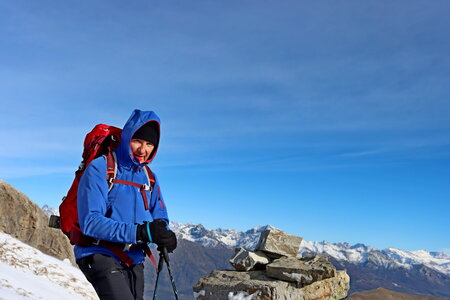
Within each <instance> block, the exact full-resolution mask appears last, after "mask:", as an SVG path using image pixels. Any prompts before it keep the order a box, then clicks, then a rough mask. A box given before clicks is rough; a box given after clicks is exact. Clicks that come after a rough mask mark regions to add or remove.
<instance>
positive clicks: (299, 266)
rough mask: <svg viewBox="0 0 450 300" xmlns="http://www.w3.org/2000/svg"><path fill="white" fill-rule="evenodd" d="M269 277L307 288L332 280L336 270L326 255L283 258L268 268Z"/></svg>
mask: <svg viewBox="0 0 450 300" xmlns="http://www.w3.org/2000/svg"><path fill="white" fill-rule="evenodd" d="M266 273H267V276H269V277H273V278H276V279H280V280H284V281H290V282H295V283H297V284H298V286H300V287H302V286H306V285H308V284H311V283H313V282H315V281H319V280H324V279H328V278H332V277H334V276H335V275H336V268H335V267H334V266H333V265H332V264H331V263H330V262H329V261H328V258H327V257H326V256H325V255H321V254H319V255H316V256H314V257H307V258H295V257H282V258H279V259H276V260H274V261H273V262H272V263H270V264H268V265H267V266H266Z"/></svg>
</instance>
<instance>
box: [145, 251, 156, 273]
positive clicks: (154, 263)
mask: <svg viewBox="0 0 450 300" xmlns="http://www.w3.org/2000/svg"><path fill="white" fill-rule="evenodd" d="M144 251H145V254H147V256H148V258H149V259H150V261H151V262H152V263H153V265H154V266H155V270H158V267H157V266H156V259H155V256H154V255H153V252H152V251H151V250H150V248H149V247H148V245H145V247H144Z"/></svg>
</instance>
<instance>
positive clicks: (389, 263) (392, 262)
mask: <svg viewBox="0 0 450 300" xmlns="http://www.w3.org/2000/svg"><path fill="white" fill-rule="evenodd" d="M42 209H43V211H44V212H45V213H46V214H47V215H50V214H58V211H57V210H56V209H53V208H51V207H49V206H47V205H44V206H43V207H42ZM170 227H171V229H172V230H173V231H174V232H175V233H176V234H177V236H178V238H182V239H185V240H188V241H192V242H195V243H198V244H201V245H203V246H204V247H207V248H213V247H224V248H237V247H243V248H246V249H250V250H253V249H254V248H255V246H256V244H257V242H258V239H259V235H260V234H261V232H262V231H264V230H266V229H276V228H275V227H272V226H270V225H266V226H257V227H254V228H252V229H249V230H247V231H245V232H242V231H237V230H234V229H221V228H219V229H215V230H211V229H206V228H205V227H204V226H203V225H201V224H193V223H186V224H183V223H178V222H171V223H170ZM312 253H322V254H326V255H329V256H330V257H332V258H334V259H335V260H337V261H341V262H347V263H352V264H365V263H372V264H373V265H376V266H380V267H383V268H387V269H394V268H405V269H411V268H413V267H414V266H417V265H424V266H426V267H428V268H431V269H433V270H435V271H437V272H439V273H441V274H444V275H446V276H450V255H447V254H445V253H442V252H428V251H425V250H417V251H405V250H400V249H396V248H387V249H381V250H380V249H376V248H374V247H371V246H367V245H364V244H355V245H351V244H348V243H328V242H326V241H322V242H315V241H308V240H303V241H302V243H301V246H300V250H299V256H308V255H311V254H312Z"/></svg>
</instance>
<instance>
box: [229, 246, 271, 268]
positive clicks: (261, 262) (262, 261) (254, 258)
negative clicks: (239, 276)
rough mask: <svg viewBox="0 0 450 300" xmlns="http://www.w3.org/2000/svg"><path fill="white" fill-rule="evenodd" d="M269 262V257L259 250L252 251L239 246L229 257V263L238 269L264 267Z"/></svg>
mask: <svg viewBox="0 0 450 300" xmlns="http://www.w3.org/2000/svg"><path fill="white" fill-rule="evenodd" d="M269 262H270V260H269V258H268V257H267V256H266V255H265V254H264V253H263V252H261V251H257V252H253V251H249V250H246V249H244V248H239V249H238V251H237V252H236V254H235V255H234V256H233V257H232V258H231V259H230V264H231V265H232V266H233V267H234V268H235V269H236V270H238V271H250V270H253V269H257V268H262V269H264V268H265V265H267V264H268V263H269Z"/></svg>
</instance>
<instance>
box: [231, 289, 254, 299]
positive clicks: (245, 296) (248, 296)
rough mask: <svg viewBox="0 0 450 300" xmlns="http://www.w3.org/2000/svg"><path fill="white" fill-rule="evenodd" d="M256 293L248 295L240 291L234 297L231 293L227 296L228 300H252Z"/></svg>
mask: <svg viewBox="0 0 450 300" xmlns="http://www.w3.org/2000/svg"><path fill="white" fill-rule="evenodd" d="M257 294H258V292H256V293H254V294H251V295H249V294H248V293H247V292H244V291H240V292H237V293H236V295H235V294H234V293H233V292H230V293H229V294H228V300H252V299H253V297H256V296H257Z"/></svg>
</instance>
